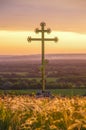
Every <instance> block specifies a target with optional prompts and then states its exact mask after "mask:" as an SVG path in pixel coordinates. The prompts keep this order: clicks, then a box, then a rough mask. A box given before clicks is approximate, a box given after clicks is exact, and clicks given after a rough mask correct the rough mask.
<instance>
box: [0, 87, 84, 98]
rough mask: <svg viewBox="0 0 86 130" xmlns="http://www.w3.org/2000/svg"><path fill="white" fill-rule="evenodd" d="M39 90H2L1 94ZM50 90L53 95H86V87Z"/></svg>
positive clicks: (16, 93)
mask: <svg viewBox="0 0 86 130" xmlns="http://www.w3.org/2000/svg"><path fill="white" fill-rule="evenodd" d="M37 91H39V90H33V89H28V90H0V95H3V94H10V95H28V94H35V93H36V92H37ZM49 91H50V92H51V93H52V94H53V95H59V96H70V97H71V96H76V95H78V96H83V95H86V89H51V90H50V89H49Z"/></svg>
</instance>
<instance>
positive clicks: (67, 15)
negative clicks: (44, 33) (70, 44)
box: [0, 0, 86, 31]
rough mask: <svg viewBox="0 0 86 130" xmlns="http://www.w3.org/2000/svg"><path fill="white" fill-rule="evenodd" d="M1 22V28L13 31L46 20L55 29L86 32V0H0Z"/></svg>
mask: <svg viewBox="0 0 86 130" xmlns="http://www.w3.org/2000/svg"><path fill="white" fill-rule="evenodd" d="M0 20H1V21H0V24H1V25H0V26H2V27H3V26H4V27H6V26H7V27H8V28H13V29H14V28H18V29H20V28H21V29H24V28H25V29H27V26H29V27H30V26H32V25H33V24H34V21H35V23H37V22H39V21H40V20H46V21H47V22H48V23H50V24H51V23H52V24H53V26H54V28H56V24H57V25H58V27H59V28H61V29H62V27H63V30H64V29H65V28H67V29H69V28H71V29H72V28H73V30H74V28H75V29H76V30H77V28H79V27H80V30H81V27H82V31H86V28H85V27H84V26H85V23H86V0H58V1H57V0H53V1H50V0H44V1H43V0H35V1H34V0H0ZM52 24H51V25H52ZM70 26H71V27H70Z"/></svg>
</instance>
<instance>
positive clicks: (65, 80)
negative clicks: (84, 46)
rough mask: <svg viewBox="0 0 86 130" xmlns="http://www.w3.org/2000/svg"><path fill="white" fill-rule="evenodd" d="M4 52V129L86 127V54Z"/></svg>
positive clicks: (0, 103)
mask: <svg viewBox="0 0 86 130" xmlns="http://www.w3.org/2000/svg"><path fill="white" fill-rule="evenodd" d="M46 59H48V64H46V81H45V82H46V91H50V92H51V93H52V95H53V96H51V97H38V96H36V95H35V93H36V92H38V91H40V90H42V87H41V86H42V84H41V71H40V69H41V62H40V57H39V55H37V56H35V57H34V56H0V130H86V55H48V56H47V57H46Z"/></svg>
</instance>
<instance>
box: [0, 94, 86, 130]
mask: <svg viewBox="0 0 86 130" xmlns="http://www.w3.org/2000/svg"><path fill="white" fill-rule="evenodd" d="M0 130H86V97H73V98H68V97H64V98H62V97H60V96H58V97H55V98H53V99H51V98H34V97H29V96H8V95H7V96H4V97H3V96H0Z"/></svg>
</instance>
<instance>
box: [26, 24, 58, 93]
mask: <svg viewBox="0 0 86 130" xmlns="http://www.w3.org/2000/svg"><path fill="white" fill-rule="evenodd" d="M40 26H41V29H38V28H36V29H35V32H36V33H41V38H31V37H28V38H27V40H28V42H31V41H41V42H42V90H43V91H45V45H44V42H45V41H54V42H57V41H58V38H57V37H55V38H45V36H44V34H45V33H50V32H51V29H50V28H48V29H44V27H45V26H46V24H45V22H42V23H40Z"/></svg>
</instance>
